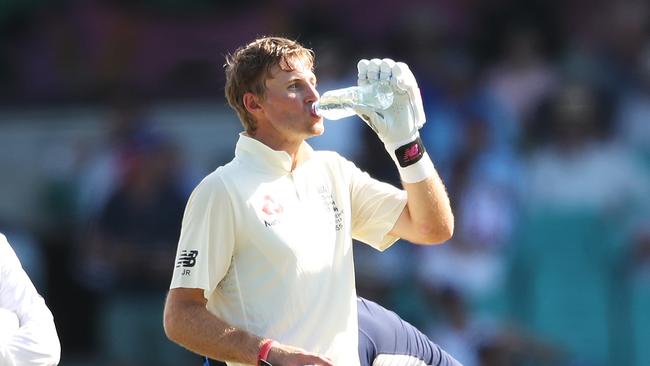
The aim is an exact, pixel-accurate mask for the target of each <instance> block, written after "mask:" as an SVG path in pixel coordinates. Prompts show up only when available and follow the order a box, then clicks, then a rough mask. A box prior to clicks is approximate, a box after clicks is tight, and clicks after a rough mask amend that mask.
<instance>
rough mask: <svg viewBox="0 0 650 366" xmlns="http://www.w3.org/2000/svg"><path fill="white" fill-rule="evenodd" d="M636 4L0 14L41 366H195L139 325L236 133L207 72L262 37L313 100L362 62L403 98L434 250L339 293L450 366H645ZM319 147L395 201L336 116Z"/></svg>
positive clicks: (36, 0) (647, 282)
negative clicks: (434, 206) (435, 234)
mask: <svg viewBox="0 0 650 366" xmlns="http://www.w3.org/2000/svg"><path fill="white" fill-rule="evenodd" d="M649 7H650V6H649V5H648V2H647V1H643V0H636V1H635V0H629V1H622V0H613V1H606V0H595V1H587V0H564V1H541V0H540V1H515V0H493V1H478V0H439V1H424V0H422V1H401V2H396V1H388V0H375V1H368V0H362V1H349V2H348V1H325V0H314V1H300V0H278V1H260V0H250V1H208V0H192V1H190V0H185V1H180V0H133V1H126V0H124V1H119V0H114V1H99V0H86V1H83V0H76V1H75V0H29V1H27V0H4V1H2V2H0V172H2V173H1V176H2V179H0V231H1V232H4V233H5V234H6V235H7V237H8V238H9V240H10V242H11V243H12V244H13V245H14V247H15V249H16V251H17V252H18V254H19V256H20V257H21V259H22V261H23V264H24V266H25V268H26V270H27V271H28V272H29V273H30V275H31V277H32V279H33V280H34V282H35V284H36V285H37V287H38V288H39V290H40V291H41V293H42V294H44V297H45V298H46V300H47V302H48V304H49V305H50V307H51V309H52V310H53V313H54V315H55V319H56V323H57V327H58V330H59V333H60V338H61V341H62V345H63V356H62V362H61V364H62V365H64V366H75V365H79V366H80V365H173V364H199V363H200V360H199V359H198V358H196V357H192V356H190V355H189V354H187V353H184V352H182V351H180V350H179V348H178V347H176V346H173V345H171V344H169V343H166V341H165V340H164V337H163V331H162V328H161V323H160V316H161V315H160V313H161V311H162V303H163V299H164V294H165V288H166V286H167V284H168V282H169V277H170V272H171V268H172V266H173V251H174V248H175V241H176V238H177V235H178V225H179V223H180V215H181V214H182V208H183V205H184V201H185V199H186V197H187V195H188V194H189V192H190V190H191V188H192V187H193V185H194V184H196V183H197V182H198V180H199V179H200V178H201V177H202V176H204V175H205V174H207V173H209V172H210V171H212V170H214V169H215V168H216V167H217V166H219V165H221V164H223V163H225V162H227V161H228V160H230V158H231V156H232V149H233V147H234V143H235V140H236V134H237V133H238V132H239V130H240V125H239V122H238V121H237V119H236V117H235V115H234V113H232V112H231V111H230V110H229V109H228V108H227V106H226V105H225V100H224V97H223V68H222V65H223V62H224V55H225V54H226V53H228V52H232V51H233V50H234V48H235V47H237V46H239V45H241V44H243V43H244V42H247V41H250V40H252V39H253V38H254V37H256V36H259V35H285V36H289V37H294V38H297V39H298V40H299V41H301V42H302V43H304V44H305V45H307V46H309V47H311V48H313V49H314V50H315V51H316V55H317V64H316V74H317V76H318V78H319V90H320V91H321V92H323V91H325V90H327V89H331V88H335V87H342V86H348V85H351V84H353V83H354V82H355V67H356V61H357V60H358V59H359V58H369V57H391V58H393V59H396V60H403V61H405V62H407V63H408V64H409V65H410V66H411V68H412V70H413V72H414V73H415V75H416V77H417V79H418V82H419V84H420V87H421V89H422V93H423V99H424V103H425V108H426V113H427V117H428V122H427V124H426V126H425V127H424V129H423V130H422V132H421V133H422V137H423V140H425V144H426V146H427V147H428V148H429V152H430V155H431V156H432V157H433V160H434V162H435V164H436V166H437V168H438V169H439V171H440V173H441V175H442V176H443V179H444V180H445V182H446V185H447V188H448V191H449V194H450V196H451V199H452V203H453V207H454V212H455V215H456V220H457V221H456V232H455V235H454V238H453V239H452V240H451V241H450V242H449V243H447V244H445V245H443V246H438V247H427V248H420V247H414V246H409V245H396V246H394V247H392V248H391V249H389V250H387V251H386V252H385V253H374V252H372V251H371V250H368V249H367V247H365V246H363V245H362V244H360V245H357V246H356V247H355V257H356V261H357V263H356V265H357V281H358V289H359V292H360V293H361V294H362V295H365V296H366V297H369V298H371V299H374V300H377V301H379V302H381V303H382V304H384V305H385V306H387V307H389V308H391V309H394V310H395V311H396V312H398V313H399V314H400V315H401V316H402V317H404V318H405V319H407V320H409V321H410V322H412V323H413V324H415V325H417V326H418V327H419V328H420V329H422V330H423V331H425V333H427V334H429V335H430V336H431V337H432V339H434V340H435V341H436V342H438V343H440V344H441V345H442V346H443V347H445V348H446V349H447V350H448V351H449V352H450V353H452V354H453V355H454V356H456V357H457V358H458V359H459V360H461V361H462V362H464V364H465V365H466V366H474V365H483V366H487V365H639V366H640V365H650V347H648V344H650V312H648V309H650V214H649V213H650V204H649V203H648V202H649V200H650V193H649V191H650V183H648V182H649V181H650V126H649V124H650V21H649V19H650V10H649ZM326 123H327V122H326ZM326 129H327V132H326V134H325V136H323V137H321V138H318V139H314V140H313V144H314V145H316V146H317V147H319V148H325V149H334V150H336V151H339V152H340V153H341V154H343V155H344V156H347V157H348V158H350V159H352V160H353V161H355V162H357V163H358V165H359V166H360V167H362V168H363V169H365V170H367V171H369V172H370V173H371V174H373V175H374V176H376V177H379V178H382V179H386V180H389V181H391V182H393V183H396V184H397V183H398V182H397V176H396V172H395V169H394V167H393V164H392V163H391V162H390V160H389V159H388V157H387V156H386V154H385V152H383V148H382V146H380V145H379V144H378V143H377V139H376V137H375V136H374V135H373V134H372V133H371V132H369V130H368V129H367V128H365V127H364V126H363V124H362V123H361V122H360V121H359V120H358V119H350V120H346V121H341V122H330V123H327V124H326ZM179 360H185V361H179Z"/></svg>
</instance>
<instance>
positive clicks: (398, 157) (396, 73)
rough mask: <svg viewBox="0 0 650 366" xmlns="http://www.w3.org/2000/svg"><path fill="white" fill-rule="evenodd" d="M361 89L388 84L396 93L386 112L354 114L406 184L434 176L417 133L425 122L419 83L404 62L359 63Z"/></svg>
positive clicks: (359, 109) (359, 111)
mask: <svg viewBox="0 0 650 366" xmlns="http://www.w3.org/2000/svg"><path fill="white" fill-rule="evenodd" d="M357 69H358V71H359V74H358V82H357V83H358V85H366V84H370V83H379V82H388V83H389V84H390V86H391V88H392V89H393V95H394V98H393V104H392V105H391V106H390V107H389V108H388V109H386V110H383V111H377V110H373V109H371V108H365V107H356V108H355V112H356V113H357V114H358V115H359V116H360V117H361V118H362V119H363V120H364V121H365V122H366V123H367V124H368V126H370V127H371V128H372V129H373V130H374V131H375V133H377V135H378V136H379V138H380V139H381V141H382V142H383V143H384V146H385V147H386V150H387V151H388V153H389V154H390V156H391V158H392V159H393V160H394V161H395V163H396V164H397V166H398V169H399V170H400V176H401V178H402V180H403V181H405V182H407V183H415V182H419V181H421V180H424V179H425V178H427V177H429V176H431V175H433V171H434V169H433V164H432V163H431V159H430V158H429V157H428V155H427V153H426V151H425V150H424V146H423V145H422V142H421V141H420V138H419V137H420V134H419V133H418V130H419V129H420V128H421V127H422V126H423V125H424V123H425V122H426V117H425V115H424V107H423V106H422V97H421V95H420V89H419V88H418V84H417V81H416V80H415V77H414V76H413V73H412V72H411V70H410V69H409V67H408V66H407V65H406V64H405V63H403V62H395V61H393V60H391V59H388V58H385V59H383V60H380V59H377V58H375V59H372V60H366V59H363V60H360V61H359V63H358V64H357Z"/></svg>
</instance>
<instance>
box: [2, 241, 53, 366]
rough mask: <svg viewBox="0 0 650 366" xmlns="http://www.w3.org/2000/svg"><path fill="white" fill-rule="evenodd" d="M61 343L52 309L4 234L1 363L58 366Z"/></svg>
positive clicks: (26, 365)
mask: <svg viewBox="0 0 650 366" xmlns="http://www.w3.org/2000/svg"><path fill="white" fill-rule="evenodd" d="M60 358H61V345H60V343H59V336H58V334H57V332H56V327H55V325H54V318H53V316H52V312H50V309H49V308H48V307H47V305H46V304H45V301H44V300H43V298H42V297H41V296H40V295H39V294H38V292H37V291H36V288H35V287H34V285H33V284H32V281H31V280H30V279H29V276H28V275H27V273H25V271H24V270H23V268H22V266H21V264H20V260H19V259H18V257H17V256H16V253H15V252H14V250H13V249H12V248H11V246H10V245H9V242H8V241H7V238H6V237H5V236H4V235H3V234H2V233H0V365H2V366H52V365H58V364H59V360H60Z"/></svg>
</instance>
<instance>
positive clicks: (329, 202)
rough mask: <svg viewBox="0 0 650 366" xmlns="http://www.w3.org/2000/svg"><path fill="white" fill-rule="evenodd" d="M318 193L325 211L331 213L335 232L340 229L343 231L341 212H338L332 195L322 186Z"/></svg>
mask: <svg viewBox="0 0 650 366" xmlns="http://www.w3.org/2000/svg"><path fill="white" fill-rule="evenodd" d="M318 193H319V194H320V198H321V201H322V202H323V205H324V206H325V209H326V210H328V211H330V212H332V223H333V225H334V229H335V230H336V231H341V229H343V211H342V210H339V207H338V205H337V204H336V200H335V199H334V194H332V192H331V191H330V190H328V189H327V188H326V187H324V186H322V187H319V188H318Z"/></svg>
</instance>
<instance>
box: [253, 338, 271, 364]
mask: <svg viewBox="0 0 650 366" xmlns="http://www.w3.org/2000/svg"><path fill="white" fill-rule="evenodd" d="M274 345H275V341H274V340H272V339H267V340H266V341H264V343H262V346H261V347H260V353H259V354H258V355H257V361H258V364H259V361H266V358H267V357H269V351H271V347H273V346H274Z"/></svg>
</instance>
